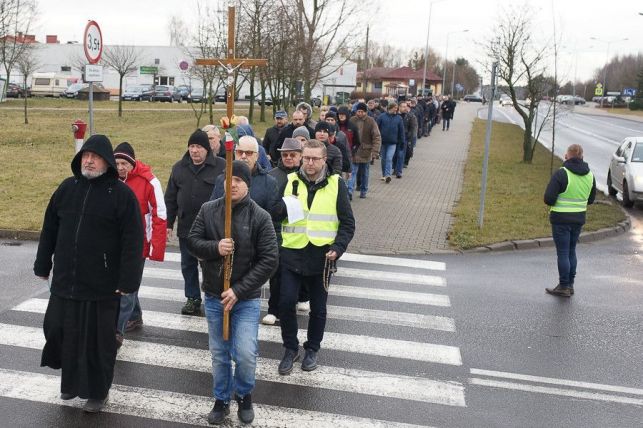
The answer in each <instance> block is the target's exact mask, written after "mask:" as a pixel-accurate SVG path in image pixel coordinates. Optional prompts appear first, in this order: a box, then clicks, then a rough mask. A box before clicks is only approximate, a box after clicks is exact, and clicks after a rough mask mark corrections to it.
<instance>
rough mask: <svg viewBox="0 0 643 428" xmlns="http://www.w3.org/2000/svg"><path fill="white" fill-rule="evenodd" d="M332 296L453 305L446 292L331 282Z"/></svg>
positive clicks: (330, 292) (431, 304)
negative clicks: (436, 292) (432, 292)
mask: <svg viewBox="0 0 643 428" xmlns="http://www.w3.org/2000/svg"><path fill="white" fill-rule="evenodd" d="M329 294H330V295H331V296H342V297H356V298H359V299H370V300H384V301H387V302H400V303H413V304H417V305H427V306H442V307H449V306H451V301H450V300H449V296H447V295H445V294H431V293H417V292H413V291H398V290H390V289H382V288H362V287H351V286H346V285H338V284H331V285H330V289H329Z"/></svg>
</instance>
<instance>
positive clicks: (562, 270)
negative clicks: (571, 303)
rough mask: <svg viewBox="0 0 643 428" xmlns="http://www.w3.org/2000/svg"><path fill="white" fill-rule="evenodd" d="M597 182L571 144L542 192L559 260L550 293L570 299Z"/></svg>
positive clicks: (577, 150)
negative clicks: (587, 215) (583, 233)
mask: <svg viewBox="0 0 643 428" xmlns="http://www.w3.org/2000/svg"><path fill="white" fill-rule="evenodd" d="M595 197H596V180H595V179H594V175H593V174H592V172H591V171H590V169H589V166H588V165H587V163H586V162H584V161H583V148H582V147H581V146H580V144H572V145H571V146H569V147H568V148H567V152H566V153H565V162H564V163H563V167H562V168H560V169H559V170H558V171H556V172H555V173H554V175H553V176H552V177H551V180H550V181H549V184H548V185H547V190H545V203H546V204H547V205H549V206H551V209H550V214H549V221H550V223H551V231H552V236H553V238H554V243H555V244H556V256H557V258H558V285H557V286H556V287H555V288H545V291H546V292H547V293H549V294H552V295H555V296H561V297H570V296H572V295H573V294H574V279H575V278H576V266H577V260H576V243H577V242H578V237H579V236H580V233H581V229H582V228H583V224H585V213H586V211H587V205H588V204H592V203H594V198H595Z"/></svg>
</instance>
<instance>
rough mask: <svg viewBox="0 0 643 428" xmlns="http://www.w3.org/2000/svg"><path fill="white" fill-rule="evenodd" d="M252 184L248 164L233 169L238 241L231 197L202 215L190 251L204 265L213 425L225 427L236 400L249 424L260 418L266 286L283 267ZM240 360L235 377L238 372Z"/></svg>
mask: <svg viewBox="0 0 643 428" xmlns="http://www.w3.org/2000/svg"><path fill="white" fill-rule="evenodd" d="M251 183H252V176H251V174H250V168H248V165H247V164H246V163H245V162H242V161H234V162H233V164H232V182H231V189H230V196H231V198H232V238H226V237H225V235H224V230H225V227H224V223H225V198H220V199H217V200H215V201H210V202H206V203H205V204H203V206H202V207H201V209H200V210H199V213H198V215H197V216H196V219H195V220H194V224H193V225H192V228H191V229H190V232H189V234H188V237H187V246H188V248H189V249H190V252H191V253H192V254H193V255H194V256H195V257H198V258H199V259H201V260H202V264H201V266H202V268H203V292H204V295H205V315H206V320H207V323H208V337H209V348H210V352H211V353H212V377H213V388H212V393H213V395H214V399H215V403H214V406H213V408H212V411H211V412H210V413H209V414H208V422H209V423H211V424H221V423H223V422H224V420H225V417H226V415H227V414H228V413H229V412H230V400H231V399H232V398H233V392H234V399H235V400H236V401H237V403H238V410H237V416H238V417H239V419H240V420H241V421H242V422H243V423H251V422H252V421H253V419H254V416H255V415H254V409H253V406H252V396H251V394H252V391H253V390H254V387H255V370H256V367H257V354H258V352H259V346H258V343H257V336H258V332H259V316H260V310H261V302H260V297H261V286H262V285H263V284H264V283H265V282H266V281H267V280H268V278H270V275H271V274H272V273H273V272H274V270H275V269H276V268H277V261H278V258H279V255H278V254H279V253H278V248H277V238H276V236H275V230H274V228H273V226H272V221H271V218H270V215H269V214H268V213H267V212H266V211H264V210H263V209H262V208H261V207H259V205H257V204H256V203H255V202H254V201H253V200H252V199H251V198H250V196H249V194H248V188H249V187H250V185H251ZM227 255H232V256H233V257H232V274H231V275H232V276H231V278H230V288H229V289H228V290H225V291H224V290H223V282H224V278H223V276H224V273H223V269H222V267H223V262H224V257H225V256H227ZM224 312H229V313H230V330H229V331H230V339H229V340H223V314H224ZM232 361H234V373H233V370H232Z"/></svg>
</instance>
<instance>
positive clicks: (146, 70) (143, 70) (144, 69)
mask: <svg viewBox="0 0 643 428" xmlns="http://www.w3.org/2000/svg"><path fill="white" fill-rule="evenodd" d="M139 72H140V74H158V72H159V68H158V67H152V66H146V65H142V66H140V67H139Z"/></svg>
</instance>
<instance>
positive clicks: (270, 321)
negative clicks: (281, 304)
mask: <svg viewBox="0 0 643 428" xmlns="http://www.w3.org/2000/svg"><path fill="white" fill-rule="evenodd" d="M276 322H277V317H276V316H274V315H273V314H268V315H266V316H265V317H263V319H262V320H261V324H265V325H275V323H276Z"/></svg>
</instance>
